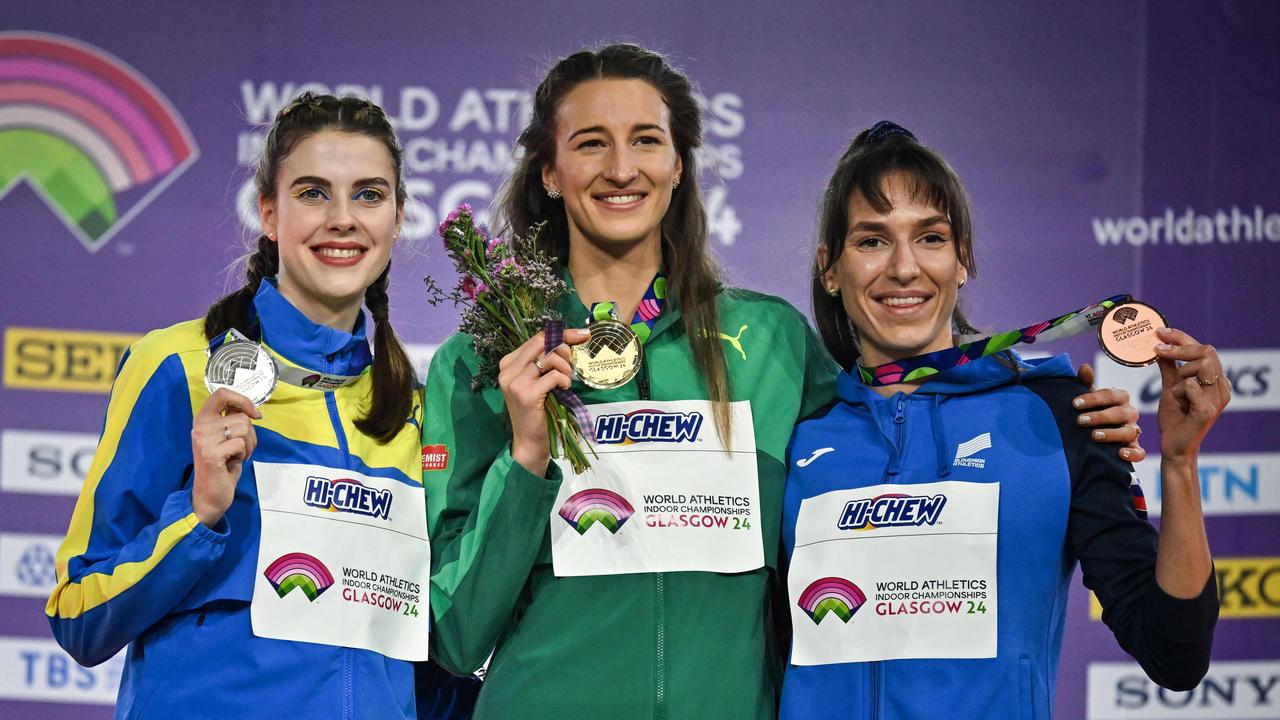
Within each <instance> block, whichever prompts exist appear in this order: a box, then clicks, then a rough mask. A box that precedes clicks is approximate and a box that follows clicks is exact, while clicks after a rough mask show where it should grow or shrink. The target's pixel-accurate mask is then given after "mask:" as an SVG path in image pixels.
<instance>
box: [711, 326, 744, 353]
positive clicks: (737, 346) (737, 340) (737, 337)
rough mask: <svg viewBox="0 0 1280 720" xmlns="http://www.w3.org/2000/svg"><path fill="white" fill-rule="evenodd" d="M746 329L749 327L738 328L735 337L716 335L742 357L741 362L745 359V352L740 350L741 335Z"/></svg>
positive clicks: (722, 334) (719, 333) (720, 333)
mask: <svg viewBox="0 0 1280 720" xmlns="http://www.w3.org/2000/svg"><path fill="white" fill-rule="evenodd" d="M748 327H750V326H748V325H743V326H742V327H740V328H738V334H737V335H725V334H724V333H722V332H718V333H716V335H718V336H720V339H721V340H725V341H727V342H728V343H729V344H730V345H732V346H733V349H734V350H737V351H738V354H739V355H741V356H742V359H743V360H746V359H747V351H746V350H743V349H742V333H744V332H746V331H747V328H748Z"/></svg>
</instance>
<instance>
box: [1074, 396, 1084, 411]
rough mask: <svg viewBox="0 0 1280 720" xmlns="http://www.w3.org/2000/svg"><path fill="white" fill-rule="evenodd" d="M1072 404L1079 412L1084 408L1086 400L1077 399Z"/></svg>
mask: <svg viewBox="0 0 1280 720" xmlns="http://www.w3.org/2000/svg"><path fill="white" fill-rule="evenodd" d="M1071 404H1072V405H1074V406H1075V407H1076V409H1077V410H1080V409H1082V408H1083V407H1084V398H1076V399H1075V400H1072V401H1071Z"/></svg>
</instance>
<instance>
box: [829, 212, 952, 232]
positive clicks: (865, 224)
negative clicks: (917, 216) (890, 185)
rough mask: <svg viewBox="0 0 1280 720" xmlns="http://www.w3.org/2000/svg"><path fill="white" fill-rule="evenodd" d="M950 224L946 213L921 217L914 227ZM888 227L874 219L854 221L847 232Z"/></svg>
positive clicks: (880, 230)
mask: <svg viewBox="0 0 1280 720" xmlns="http://www.w3.org/2000/svg"><path fill="white" fill-rule="evenodd" d="M950 224H951V220H950V219H949V218H948V217H947V216H946V215H934V216H932V217H927V218H922V219H921V220H920V221H919V222H917V223H916V227H917V228H924V227H930V226H933V225H950ZM888 229H889V226H888V225H886V224H884V223H882V222H876V221H874V220H863V221H861V222H858V223H854V224H853V225H852V226H851V227H850V228H849V232H851V233H852V232H863V231H866V232H884V231H885V230H888Z"/></svg>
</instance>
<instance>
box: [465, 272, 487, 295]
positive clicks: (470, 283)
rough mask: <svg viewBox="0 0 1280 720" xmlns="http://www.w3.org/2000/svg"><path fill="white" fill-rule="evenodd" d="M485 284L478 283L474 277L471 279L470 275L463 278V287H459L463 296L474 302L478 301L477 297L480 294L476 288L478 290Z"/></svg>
mask: <svg viewBox="0 0 1280 720" xmlns="http://www.w3.org/2000/svg"><path fill="white" fill-rule="evenodd" d="M483 284H484V283H482V282H479V281H478V280H476V279H475V278H473V277H471V276H470V275H468V276H466V277H464V278H462V284H461V285H459V287H460V288H461V289H462V294H463V295H466V296H467V297H469V298H471V299H472V300H475V299H476V295H479V292H477V290H476V288H477V286H479V285H483Z"/></svg>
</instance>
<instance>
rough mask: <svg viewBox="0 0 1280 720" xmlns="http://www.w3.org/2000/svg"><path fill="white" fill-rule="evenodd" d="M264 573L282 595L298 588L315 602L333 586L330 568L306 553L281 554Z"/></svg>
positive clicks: (278, 593) (308, 598)
mask: <svg viewBox="0 0 1280 720" xmlns="http://www.w3.org/2000/svg"><path fill="white" fill-rule="evenodd" d="M262 574H263V575H264V576H266V578H267V582H269V583H271V587H273V588H275V590H276V594H277V595H279V596H280V597H284V596H285V595H288V594H289V593H290V592H292V591H293V590H294V588H297V589H299V590H301V591H302V594H303V595H306V596H307V600H308V601H309V602H315V601H316V598H318V597H320V596H321V595H322V594H323V593H324V591H325V590H328V589H329V588H331V587H333V574H332V573H330V572H329V568H327V567H325V566H324V563H322V562H320V560H318V559H317V558H314V557H312V556H310V555H308V554H306V553H300V552H295V553H289V554H287V555H281V556H280V557H278V558H276V561H275V562H273V563H271V564H270V565H268V566H267V569H266V570H265V571H263V573H262Z"/></svg>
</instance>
